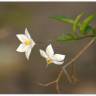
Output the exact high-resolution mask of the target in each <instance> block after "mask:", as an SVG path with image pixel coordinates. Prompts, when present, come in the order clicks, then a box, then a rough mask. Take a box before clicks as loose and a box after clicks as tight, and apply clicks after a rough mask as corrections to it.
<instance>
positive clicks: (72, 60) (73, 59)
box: [63, 38, 96, 68]
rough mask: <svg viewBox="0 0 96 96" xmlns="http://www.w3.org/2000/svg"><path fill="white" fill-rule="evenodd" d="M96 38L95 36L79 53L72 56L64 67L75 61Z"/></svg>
mask: <svg viewBox="0 0 96 96" xmlns="http://www.w3.org/2000/svg"><path fill="white" fill-rule="evenodd" d="M95 40H96V38H93V39H92V40H91V41H90V42H89V43H88V44H86V45H85V46H84V47H83V48H82V49H81V50H80V51H79V53H77V54H76V56H75V57H74V58H72V59H71V60H70V61H69V62H68V63H66V64H65V65H64V66H63V68H67V66H69V65H70V64H72V63H73V62H75V61H76V60H77V59H78V58H79V57H80V56H81V55H82V54H83V53H84V52H85V51H86V50H87V49H88V48H89V47H90V46H91V45H92V44H93V43H94V41H95Z"/></svg>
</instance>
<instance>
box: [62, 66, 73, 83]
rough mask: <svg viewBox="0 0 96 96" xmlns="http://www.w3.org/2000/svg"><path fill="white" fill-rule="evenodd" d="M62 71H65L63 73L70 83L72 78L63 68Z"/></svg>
mask: <svg viewBox="0 0 96 96" xmlns="http://www.w3.org/2000/svg"><path fill="white" fill-rule="evenodd" d="M63 71H64V73H65V75H66V77H67V79H68V81H69V82H70V83H72V80H71V78H70V75H69V74H68V72H67V71H66V69H65V68H63Z"/></svg>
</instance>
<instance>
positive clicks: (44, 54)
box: [40, 49, 48, 59]
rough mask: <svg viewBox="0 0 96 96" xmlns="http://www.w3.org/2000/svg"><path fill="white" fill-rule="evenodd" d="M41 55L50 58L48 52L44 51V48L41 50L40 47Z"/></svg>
mask: <svg viewBox="0 0 96 96" xmlns="http://www.w3.org/2000/svg"><path fill="white" fill-rule="evenodd" d="M40 55H41V56H42V57H44V58H46V59H47V58H48V56H47V54H46V53H45V51H43V50H41V49H40Z"/></svg>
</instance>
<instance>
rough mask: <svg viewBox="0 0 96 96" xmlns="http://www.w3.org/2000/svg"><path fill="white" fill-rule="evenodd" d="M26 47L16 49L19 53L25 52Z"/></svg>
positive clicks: (21, 46) (22, 45)
mask: <svg viewBox="0 0 96 96" xmlns="http://www.w3.org/2000/svg"><path fill="white" fill-rule="evenodd" d="M25 50H26V46H25V45H24V44H20V46H19V47H18V48H17V49H16V51H17V52H25Z"/></svg>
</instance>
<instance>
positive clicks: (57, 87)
mask: <svg viewBox="0 0 96 96" xmlns="http://www.w3.org/2000/svg"><path fill="white" fill-rule="evenodd" d="M56 90H57V93H60V89H59V84H58V82H56Z"/></svg>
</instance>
